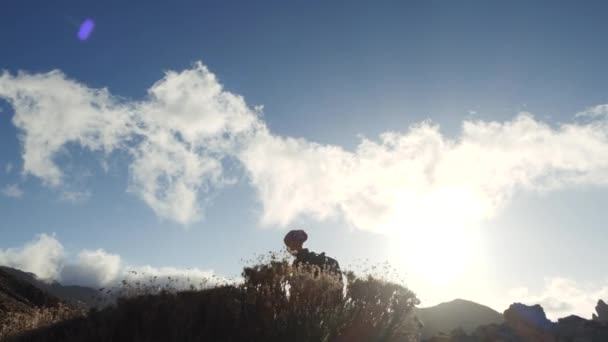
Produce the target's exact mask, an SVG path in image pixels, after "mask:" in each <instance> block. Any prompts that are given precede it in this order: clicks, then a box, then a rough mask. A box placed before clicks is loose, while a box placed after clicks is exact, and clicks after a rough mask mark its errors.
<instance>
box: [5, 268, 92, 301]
mask: <svg viewBox="0 0 608 342" xmlns="http://www.w3.org/2000/svg"><path fill="white" fill-rule="evenodd" d="M0 271H1V272H3V274H5V275H7V274H8V275H11V276H12V277H14V278H15V279H17V280H18V281H20V282H22V283H27V284H30V285H32V286H34V287H36V288H38V289H40V290H42V291H44V292H47V293H49V294H50V295H53V296H55V297H57V298H59V299H60V300H62V301H64V302H66V303H68V304H71V305H76V306H81V307H93V306H97V305H98V304H99V303H100V298H101V294H100V293H99V291H97V290H95V289H92V288H90V287H84V286H75V285H70V286H64V285H61V284H60V283H58V282H45V281H42V280H39V279H38V277H36V275H35V274H33V273H29V272H24V271H21V270H18V269H15V268H10V267H5V266H0Z"/></svg>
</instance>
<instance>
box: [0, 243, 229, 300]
mask: <svg viewBox="0 0 608 342" xmlns="http://www.w3.org/2000/svg"><path fill="white" fill-rule="evenodd" d="M0 265H2V266H8V267H13V268H17V269H20V270H23V271H26V272H31V273H34V274H35V275H36V276H38V278H40V279H42V280H45V281H59V282H61V283H62V284H64V285H81V286H89V287H94V288H96V287H113V286H120V284H121V282H122V280H127V281H129V282H130V283H134V282H137V281H138V282H141V283H147V282H150V281H154V284H156V285H159V286H165V285H169V286H170V288H171V289H174V290H179V289H187V288H190V286H191V285H192V286H194V287H197V288H201V287H205V286H208V285H213V284H217V283H220V282H224V283H225V282H227V281H228V280H227V279H226V278H223V277H221V276H218V275H216V274H215V273H214V272H213V271H211V270H201V269H198V268H188V269H184V268H178V267H154V266H150V265H144V266H139V265H128V264H127V263H125V262H124V261H123V260H122V258H121V256H120V255H117V254H112V253H109V252H107V251H105V250H103V249H96V250H89V249H84V250H82V251H80V252H79V253H78V254H77V256H76V258H75V259H73V260H72V259H70V258H69V257H68V255H67V253H66V252H65V250H64V247H63V245H62V244H61V242H60V241H59V240H57V238H55V237H54V236H49V235H47V234H40V235H37V236H36V237H35V238H34V239H33V240H32V241H30V242H27V243H25V244H24V245H23V246H22V247H18V248H8V249H4V250H3V249H0Z"/></svg>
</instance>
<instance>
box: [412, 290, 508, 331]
mask: <svg viewBox="0 0 608 342" xmlns="http://www.w3.org/2000/svg"><path fill="white" fill-rule="evenodd" d="M416 315H417V316H418V318H419V319H420V320H421V321H422V324H423V325H424V326H423V328H422V338H423V339H426V338H430V337H432V336H435V335H437V334H439V333H446V334H447V333H450V332H452V331H453V330H454V329H457V328H462V329H463V330H464V331H465V332H472V331H474V330H475V329H476V328H477V327H479V326H481V325H488V324H493V323H496V324H500V323H502V322H503V316H502V315H501V314H500V313H498V312H497V311H495V310H493V309H491V308H489V307H487V306H484V305H481V304H477V303H475V302H471V301H468V300H463V299H455V300H453V301H450V302H446V303H441V304H438V305H435V306H432V307H428V308H417V309H416Z"/></svg>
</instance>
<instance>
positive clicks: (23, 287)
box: [0, 267, 61, 316]
mask: <svg viewBox="0 0 608 342" xmlns="http://www.w3.org/2000/svg"><path fill="white" fill-rule="evenodd" d="M60 302H61V300H60V299H59V298H57V297H56V296H53V295H51V294H49V293H47V292H46V291H44V290H42V289H40V288H39V287H37V286H35V285H34V284H32V283H30V282H28V281H26V280H24V279H22V278H21V277H18V276H15V275H14V274H13V272H7V270H6V269H5V267H2V268H0V316H3V315H5V314H6V313H8V312H23V313H27V312H30V311H32V310H34V309H36V308H42V307H53V306H57V305H58V304H59V303H60Z"/></svg>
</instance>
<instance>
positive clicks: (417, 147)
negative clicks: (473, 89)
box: [0, 63, 608, 232]
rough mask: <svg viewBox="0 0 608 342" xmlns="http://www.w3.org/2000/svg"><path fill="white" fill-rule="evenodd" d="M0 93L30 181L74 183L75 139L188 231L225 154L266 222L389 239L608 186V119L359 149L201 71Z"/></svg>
mask: <svg viewBox="0 0 608 342" xmlns="http://www.w3.org/2000/svg"><path fill="white" fill-rule="evenodd" d="M0 97H4V98H5V99H8V101H9V102H10V103H11V104H12V106H13V108H14V109H15V116H14V118H13V122H14V124H15V125H16V126H17V127H18V128H19V129H20V131H21V134H22V140H23V146H24V149H23V160H24V171H25V172H26V173H28V174H31V175H34V176H36V177H39V178H41V179H42V180H43V181H44V182H45V183H46V184H47V185H49V186H51V187H61V186H62V184H64V183H65V182H66V179H65V177H64V174H63V170H62V168H61V165H58V164H56V162H54V159H53V157H54V156H55V155H56V154H57V153H59V152H60V151H62V149H64V148H65V147H66V145H67V144H68V143H75V144H78V145H80V146H82V147H84V148H87V149H89V150H91V151H99V152H102V153H103V154H104V158H107V157H108V156H110V155H111V153H112V152H113V151H116V150H123V151H127V152H128V153H129V154H130V156H131V158H130V161H129V172H130V179H129V186H128V190H129V191H130V192H131V193H133V194H135V195H136V196H138V197H140V198H141V199H142V200H143V201H144V202H145V203H146V204H147V205H149V206H150V208H152V210H154V212H155V213H156V214H157V215H158V216H160V217H163V218H167V219H171V220H174V221H176V222H179V223H182V224H186V225H187V224H189V223H192V222H195V221H197V220H200V219H201V217H202V216H203V214H204V203H205V202H206V200H207V199H209V198H211V197H212V195H213V193H214V192H216V191H217V190H218V189H219V188H221V187H223V186H225V185H226V184H228V183H229V182H228V180H227V178H226V175H225V172H224V166H223V164H224V162H225V160H227V159H230V160H233V161H237V162H239V163H240V164H241V165H242V166H243V170H244V171H245V173H246V175H247V177H248V180H249V182H250V184H251V185H252V186H253V188H254V189H255V191H256V193H257V195H258V198H259V202H260V203H261V205H262V214H261V222H262V223H263V224H269V225H287V224H289V223H291V222H293V221H294V220H295V219H297V218H298V217H301V216H307V217H312V218H314V219H318V220H324V219H327V218H330V217H341V218H342V219H344V220H345V221H346V222H348V223H349V224H350V225H352V226H353V227H356V228H359V229H363V230H370V231H383V232H387V231H394V230H403V229H414V228H416V229H418V228H421V227H425V226H437V225H441V224H444V223H445V222H450V224H464V223H465V222H471V221H475V220H479V219H483V218H487V217H492V216H493V215H494V214H495V213H496V212H497V211H498V210H500V208H501V207H502V206H504V205H506V204H508V203H509V201H510V199H511V198H512V197H513V196H514V194H516V193H518V192H523V191H551V190H555V189H561V188H566V187H576V186H580V185H592V186H604V185H606V183H607V182H608V119H606V116H602V115H596V114H594V115H587V116H586V117H587V119H585V120H575V121H573V122H571V123H551V124H550V123H547V122H543V121H541V120H538V119H536V118H535V117H534V116H533V115H532V114H530V113H519V114H518V115H517V116H515V117H514V118H513V119H511V120H508V121H504V122H495V121H484V120H481V119H480V120H467V121H464V122H463V123H462V131H461V133H460V135H459V136H457V137H455V138H448V137H446V136H444V135H443V134H442V133H441V130H440V128H439V127H438V126H437V125H435V124H433V123H432V122H422V123H419V124H416V125H412V126H411V127H409V128H408V129H406V130H403V131H392V132H386V133H384V134H382V135H381V136H380V137H379V138H377V139H371V138H363V139H362V140H361V141H360V143H359V144H358V146H357V147H356V148H355V149H354V150H347V149H345V148H343V147H341V146H336V145H325V144H318V143H315V142H312V141H308V140H305V139H296V138H292V137H284V136H278V135H276V134H273V133H272V132H271V131H270V130H269V129H268V128H267V126H266V124H265V123H264V122H263V121H262V119H261V116H260V115H259V114H260V113H259V111H260V110H261V109H258V108H251V107H250V106H248V105H247V104H246V103H245V101H244V99H243V98H242V97H241V96H238V95H235V94H233V93H230V92H227V91H225V90H224V89H223V87H222V85H221V84H220V83H219V82H218V80H217V78H216V77H215V75H213V74H212V73H210V72H209V71H208V70H207V68H206V67H205V66H203V65H202V64H200V63H197V64H196V65H195V66H194V67H193V68H192V69H189V70H185V71H182V72H168V73H167V74H166V75H165V76H164V77H163V78H162V79H161V80H159V81H158V82H156V83H155V84H154V85H153V86H152V87H151V88H150V89H149V90H148V97H147V98H146V99H144V100H143V101H126V100H122V99H119V98H117V97H114V96H113V95H111V94H110V92H109V91H108V90H107V89H93V88H89V87H87V86H86V85H83V84H81V83H78V82H76V81H74V80H70V79H68V78H67V77H66V76H65V75H63V74H62V73H61V72H59V71H53V72H50V73H46V74H26V73H20V74H18V75H16V76H13V75H11V74H9V73H4V74H2V75H1V76H0ZM602 108H603V107H601V106H598V107H593V108H592V109H589V110H587V111H586V112H591V113H600V112H603V110H604V109H602ZM578 117H579V118H580V117H581V115H579V116H578ZM66 123H69V124H66ZM455 203H458V205H457V206H456V205H454V204H455ZM437 212H441V213H442V215H437V214H436V213H437ZM437 220H441V221H437Z"/></svg>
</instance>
